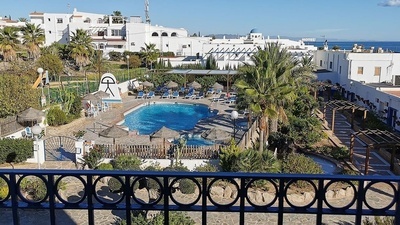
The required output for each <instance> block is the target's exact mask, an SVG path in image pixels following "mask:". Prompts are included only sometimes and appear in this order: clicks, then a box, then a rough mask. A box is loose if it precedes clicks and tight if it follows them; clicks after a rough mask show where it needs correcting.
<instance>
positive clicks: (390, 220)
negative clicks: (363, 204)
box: [363, 216, 394, 225]
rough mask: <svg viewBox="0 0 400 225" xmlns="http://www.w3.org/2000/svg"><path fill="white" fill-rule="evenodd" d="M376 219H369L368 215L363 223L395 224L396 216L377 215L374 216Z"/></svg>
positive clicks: (367, 224)
mask: <svg viewBox="0 0 400 225" xmlns="http://www.w3.org/2000/svg"><path fill="white" fill-rule="evenodd" d="M374 221H375V222H372V221H370V220H369V217H366V218H365V219H364V220H363V224H364V225H394V217H390V216H383V217H380V216H375V217H374Z"/></svg>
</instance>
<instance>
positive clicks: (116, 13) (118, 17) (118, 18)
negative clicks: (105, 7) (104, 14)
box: [111, 11, 124, 23]
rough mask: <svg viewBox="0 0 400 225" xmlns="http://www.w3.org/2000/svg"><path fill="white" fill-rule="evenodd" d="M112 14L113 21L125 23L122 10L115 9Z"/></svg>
mask: <svg viewBox="0 0 400 225" xmlns="http://www.w3.org/2000/svg"><path fill="white" fill-rule="evenodd" d="M111 16H112V22H113V23H123V21H124V20H123V17H122V13H121V11H113V13H112V14H111Z"/></svg>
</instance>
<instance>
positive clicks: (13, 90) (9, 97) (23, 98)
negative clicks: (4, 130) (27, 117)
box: [0, 74, 40, 118]
mask: <svg viewBox="0 0 400 225" xmlns="http://www.w3.org/2000/svg"><path fill="white" fill-rule="evenodd" d="M32 84H33V83H32V80H31V78H30V77H29V76H26V75H22V76H16V75H8V74H4V75H2V76H0V118H3V117H6V116H11V115H15V114H17V113H19V112H21V111H23V110H25V109H27V108H29V107H33V108H39V97H40V92H39V91H38V90H37V89H32Z"/></svg>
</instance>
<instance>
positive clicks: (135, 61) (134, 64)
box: [129, 55, 142, 68]
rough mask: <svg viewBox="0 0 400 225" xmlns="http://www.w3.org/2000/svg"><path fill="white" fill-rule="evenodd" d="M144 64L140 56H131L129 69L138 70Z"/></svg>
mask: <svg viewBox="0 0 400 225" xmlns="http://www.w3.org/2000/svg"><path fill="white" fill-rule="evenodd" d="M141 64H142V61H141V60H140V58H139V56H138V55H130V56H129V68H138V67H139V66H140V65H141Z"/></svg>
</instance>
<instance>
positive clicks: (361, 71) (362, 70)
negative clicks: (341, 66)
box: [357, 66, 364, 75]
mask: <svg viewBox="0 0 400 225" xmlns="http://www.w3.org/2000/svg"><path fill="white" fill-rule="evenodd" d="M363 73H364V67H361V66H359V67H358V70H357V74H360V75H362V74H363Z"/></svg>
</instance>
